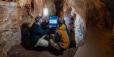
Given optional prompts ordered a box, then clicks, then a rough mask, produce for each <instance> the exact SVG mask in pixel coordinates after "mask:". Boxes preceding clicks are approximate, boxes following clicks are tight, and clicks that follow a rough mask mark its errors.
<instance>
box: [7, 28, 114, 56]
mask: <svg viewBox="0 0 114 57" xmlns="http://www.w3.org/2000/svg"><path fill="white" fill-rule="evenodd" d="M112 47H113V44H112V34H111V32H110V31H108V30H105V29H101V30H98V29H96V28H91V29H88V33H87V37H86V39H85V41H84V45H82V46H81V47H79V48H78V49H77V52H76V48H70V49H67V50H66V51H64V54H62V55H58V56H56V55H54V54H52V53H50V52H49V51H35V50H27V49H24V48H23V47H22V46H21V45H18V46H15V47H13V48H12V49H11V50H10V51H9V54H8V56H9V57H114V55H113V51H114V50H112ZM75 52H76V53H75ZM74 54H75V55H74Z"/></svg>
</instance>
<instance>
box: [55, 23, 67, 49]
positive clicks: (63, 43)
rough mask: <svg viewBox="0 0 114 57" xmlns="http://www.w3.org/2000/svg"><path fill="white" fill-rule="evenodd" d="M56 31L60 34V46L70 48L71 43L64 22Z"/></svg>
mask: <svg viewBox="0 0 114 57" xmlns="http://www.w3.org/2000/svg"><path fill="white" fill-rule="evenodd" d="M56 32H57V33H58V34H59V35H60V41H61V42H60V47H62V48H63V49H66V48H68V46H69V43H68V40H69V39H68V34H67V32H66V26H65V25H64V24H62V25H61V26H60V27H59V28H58V29H57V30H56Z"/></svg>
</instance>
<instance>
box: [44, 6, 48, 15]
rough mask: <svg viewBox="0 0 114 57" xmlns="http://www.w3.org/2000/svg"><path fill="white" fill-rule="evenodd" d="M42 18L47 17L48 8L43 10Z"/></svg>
mask: <svg viewBox="0 0 114 57" xmlns="http://www.w3.org/2000/svg"><path fill="white" fill-rule="evenodd" d="M43 16H48V8H43Z"/></svg>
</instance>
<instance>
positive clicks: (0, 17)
mask: <svg viewBox="0 0 114 57" xmlns="http://www.w3.org/2000/svg"><path fill="white" fill-rule="evenodd" d="M12 1H15V2H11V1H10V0H6V2H1V0H0V57H7V56H9V57H41V56H42V57H56V56H55V55H53V54H51V53H49V52H48V51H43V52H39V51H32V50H25V49H24V48H23V47H21V46H20V45H19V44H20V43H21V30H20V27H21V25H22V24H23V23H28V24H29V26H31V24H32V23H33V21H34V18H35V17H36V16H41V15H43V12H42V11H43V8H44V7H47V8H48V9H49V10H50V11H49V15H55V14H56V11H57V9H56V6H55V4H54V0H45V1H44V0H12ZM62 1H64V0H62ZM9 2H10V3H9ZM65 3H66V4H65ZM44 4H45V5H44ZM113 4H114V2H113V0H111V1H106V0H103V1H101V0H65V1H64V4H62V5H64V6H63V10H67V9H68V8H69V7H71V8H72V9H73V13H74V14H78V15H80V16H81V18H82V19H81V20H82V23H83V25H84V30H85V31H86V32H87V36H86V38H84V40H85V41H84V45H83V46H81V47H80V48H79V49H78V50H77V52H76V54H75V57H113V55H112V51H111V50H112V48H111V47H112V46H111V44H112V43H110V42H111V36H112V35H111V32H110V31H112V30H110V31H109V30H108V31H107V30H104V28H112V23H113V22H114V21H113V20H114V16H113V15H114V14H113V12H114V10H113V9H114V8H113V6H112V5H113ZM65 5H67V6H65ZM60 6H61V5H60ZM60 11H61V10H60ZM111 12H112V13H111ZM111 18H112V20H111ZM91 26H93V28H92V27H91ZM96 28H97V29H96ZM15 45H16V46H15ZM13 46H14V47H13ZM10 49H11V50H10ZM12 49H13V50H12ZM113 49H114V48H113ZM8 51H9V52H8ZM75 51H76V49H75V48H72V49H68V50H66V51H65V53H64V54H63V55H60V56H57V57H63V56H64V57H72V56H73V55H74V53H75ZM7 52H8V55H7ZM10 52H11V53H10ZM70 53H72V54H70ZM66 54H67V55H66Z"/></svg>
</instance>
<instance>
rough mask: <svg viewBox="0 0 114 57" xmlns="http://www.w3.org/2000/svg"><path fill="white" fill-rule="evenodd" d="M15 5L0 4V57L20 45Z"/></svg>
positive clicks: (11, 3)
mask: <svg viewBox="0 0 114 57" xmlns="http://www.w3.org/2000/svg"><path fill="white" fill-rule="evenodd" d="M17 14H18V10H17V7H16V3H13V2H10V3H8V2H0V57H3V56H6V55H7V51H8V50H9V49H10V48H11V47H12V46H14V45H16V44H20V42H21V41H20V40H21V33H20V28H19V23H18V15H17Z"/></svg>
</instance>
